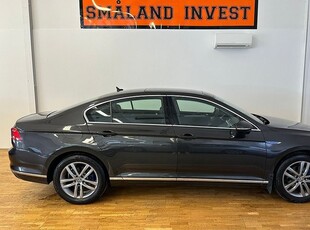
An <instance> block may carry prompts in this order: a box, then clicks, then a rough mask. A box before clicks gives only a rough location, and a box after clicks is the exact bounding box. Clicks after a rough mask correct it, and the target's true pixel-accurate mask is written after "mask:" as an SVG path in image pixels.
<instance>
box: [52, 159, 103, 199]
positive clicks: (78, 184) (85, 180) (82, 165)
mask: <svg viewBox="0 0 310 230" xmlns="http://www.w3.org/2000/svg"><path fill="white" fill-rule="evenodd" d="M53 183H54V187H55V190H56V192H57V193H58V194H59V195H60V196H61V197H62V198H63V199H64V200H66V201H68V202H70V203H73V204H88V203H92V202H94V201H96V200H97V199H99V198H100V197H101V196H102V194H103V193H104V192H105V190H106V187H107V182H106V177H105V173H104V170H103V169H102V167H101V166H100V164H98V163H97V162H96V161H95V160H93V159H92V158H89V157H87V156H83V155H75V156H70V157H68V158H65V159H64V160H62V161H61V162H60V163H59V164H58V165H57V167H56V169H55V171H54V176H53Z"/></svg>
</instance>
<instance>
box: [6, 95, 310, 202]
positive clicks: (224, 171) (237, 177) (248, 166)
mask: <svg viewBox="0 0 310 230" xmlns="http://www.w3.org/2000/svg"><path fill="white" fill-rule="evenodd" d="M11 135H12V145H13V147H12V148H11V149H10V150H9V157H10V167H11V170H12V172H13V173H14V175H15V176H16V177H18V178H20V179H24V180H28V181H33V182H39V183H50V182H52V181H53V184H54V187H55V190H56V191H57V193H58V194H59V195H60V196H61V197H62V198H63V199H64V200H66V201H68V202H71V203H74V204H86V203H91V202H94V201H96V200H97V199H99V198H100V197H101V196H102V195H103V194H104V192H105V191H106V189H107V187H108V186H110V185H111V184H112V182H114V181H127V180H130V181H135V180H138V181H188V182H190V181H195V182H231V183H233V182H235V183H256V184H264V185H266V188H267V189H268V191H269V192H271V191H272V189H275V190H276V191H277V193H278V194H279V195H280V196H281V197H283V198H284V199H286V200H288V201H292V202H299V203H301V202H307V201H309V200H310V189H309V186H310V185H309V184H310V173H309V167H310V127H309V126H307V125H304V124H301V123H296V122H291V121H286V120H282V119H278V118H269V117H267V118H265V117H262V116H259V115H253V114H250V113H247V112H245V111H243V110H241V109H238V108H237V107H235V106H232V105H230V104H229V103H227V102H225V101H223V100H221V99H219V98H217V97H216V96H213V95H210V94H207V93H204V92H201V91H192V90H176V89H143V90H128V91H127V90H126V91H120V92H115V93H111V94H108V95H104V96H102V97H99V98H97V99H94V100H90V101H87V102H84V103H81V104H79V105H76V106H73V107H70V108H67V109H64V110H61V111H55V112H46V113H36V114H32V115H28V116H26V117H23V118H21V119H19V120H18V121H17V122H16V124H15V126H14V127H13V128H12V129H11Z"/></svg>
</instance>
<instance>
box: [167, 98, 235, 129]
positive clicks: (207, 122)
mask: <svg viewBox="0 0 310 230" xmlns="http://www.w3.org/2000/svg"><path fill="white" fill-rule="evenodd" d="M173 103H174V106H175V109H176V113H177V114H176V116H177V119H178V121H179V124H180V125H192V126H209V127H222V128H224V127H225V128H230V127H234V125H235V124H237V123H238V122H239V121H240V120H241V119H240V118H239V117H238V116H237V115H235V114H234V113H231V112H229V111H227V110H226V109H223V108H222V107H220V106H217V105H214V104H212V103H210V102H207V101H204V100H199V99H192V98H182V97H179V98H173Z"/></svg>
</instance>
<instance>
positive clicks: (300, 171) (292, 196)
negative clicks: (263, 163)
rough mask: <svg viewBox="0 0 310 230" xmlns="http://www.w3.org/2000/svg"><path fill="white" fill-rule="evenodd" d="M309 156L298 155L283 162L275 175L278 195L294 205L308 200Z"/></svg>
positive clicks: (309, 195)
mask: <svg viewBox="0 0 310 230" xmlns="http://www.w3.org/2000/svg"><path fill="white" fill-rule="evenodd" d="M309 169H310V156H306V155H298V156H293V157H291V158H289V159H287V160H285V161H284V162H283V163H282V164H281V165H280V167H279V169H278V171H277V173H276V181H275V187H276V190H277V192H278V194H279V195H280V196H281V197H283V198H285V199H287V200H289V201H291V202H296V203H303V202H307V201H309V200H310V170H309Z"/></svg>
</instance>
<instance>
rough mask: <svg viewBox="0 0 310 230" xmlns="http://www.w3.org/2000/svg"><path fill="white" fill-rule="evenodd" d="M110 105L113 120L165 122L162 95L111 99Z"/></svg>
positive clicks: (146, 122) (149, 122)
mask: <svg viewBox="0 0 310 230" xmlns="http://www.w3.org/2000/svg"><path fill="white" fill-rule="evenodd" d="M111 107H112V120H113V122H117V123H142V124H143V123H144V124H166V118H165V112H164V109H163V108H164V107H163V98H162V97H158V98H157V97H152V98H132V99H124V100H120V101H113V102H112V103H111Z"/></svg>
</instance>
